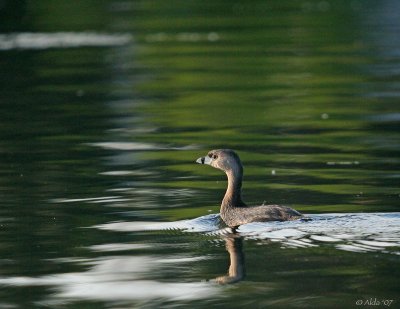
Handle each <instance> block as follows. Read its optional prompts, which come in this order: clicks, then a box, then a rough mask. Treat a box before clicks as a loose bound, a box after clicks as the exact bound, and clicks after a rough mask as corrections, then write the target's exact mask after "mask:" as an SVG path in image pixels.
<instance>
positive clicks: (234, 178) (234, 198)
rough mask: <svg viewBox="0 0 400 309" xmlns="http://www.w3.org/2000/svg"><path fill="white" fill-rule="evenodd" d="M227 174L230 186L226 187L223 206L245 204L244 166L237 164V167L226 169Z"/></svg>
mask: <svg viewBox="0 0 400 309" xmlns="http://www.w3.org/2000/svg"><path fill="white" fill-rule="evenodd" d="M226 175H227V177H228V188H227V189H226V193H225V196H224V199H223V200H222V205H221V206H222V207H223V208H230V207H240V206H245V204H244V202H243V201H242V177H243V168H242V166H237V167H236V168H233V169H231V170H229V171H226Z"/></svg>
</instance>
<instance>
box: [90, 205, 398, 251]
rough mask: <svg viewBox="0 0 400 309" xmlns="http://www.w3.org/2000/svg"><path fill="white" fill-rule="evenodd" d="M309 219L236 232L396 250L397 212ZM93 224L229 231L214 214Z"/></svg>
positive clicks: (301, 243) (288, 243) (292, 243)
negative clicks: (222, 226) (191, 217)
mask: <svg viewBox="0 0 400 309" xmlns="http://www.w3.org/2000/svg"><path fill="white" fill-rule="evenodd" d="M308 217H310V218H311V219H312V220H311V221H307V222H304V221H300V220H298V221H286V222H254V223H249V224H245V225H242V226H240V227H239V228H238V229H237V232H238V234H239V235H241V236H243V237H244V238H248V239H259V240H268V241H271V242H278V243H281V244H282V246H283V247H304V248H305V247H316V246H321V245H330V246H334V247H335V248H336V249H339V250H345V251H353V252H367V251H379V252H383V253H394V254H399V253H400V250H399V249H400V213H360V214H357V213H350V214H322V215H308ZM94 227H95V228H98V229H102V230H110V231H119V232H135V231H150V230H181V231H184V232H205V233H206V235H210V236H223V235H226V234H229V233H232V230H231V229H230V228H221V227H220V219H219V215H218V214H211V215H207V216H202V217H199V218H195V219H192V220H180V221H175V222H143V221H142V222H128V221H119V222H110V223H106V224H102V225H96V226H94Z"/></svg>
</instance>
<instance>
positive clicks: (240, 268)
mask: <svg viewBox="0 0 400 309" xmlns="http://www.w3.org/2000/svg"><path fill="white" fill-rule="evenodd" d="M225 247H226V251H228V253H229V261H230V265H229V269H228V274H227V275H225V276H220V277H217V278H215V281H216V282H217V283H220V284H230V283H236V282H239V281H240V280H242V279H244V277H245V274H246V269H245V261H244V253H243V239H242V237H239V236H237V235H235V234H230V235H227V236H226V237H225Z"/></svg>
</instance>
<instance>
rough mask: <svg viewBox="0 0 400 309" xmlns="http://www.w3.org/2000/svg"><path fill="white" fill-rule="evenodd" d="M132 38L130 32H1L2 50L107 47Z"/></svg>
mask: <svg viewBox="0 0 400 309" xmlns="http://www.w3.org/2000/svg"><path fill="white" fill-rule="evenodd" d="M132 40H133V37H132V36H131V35H130V34H105V33H96V32H54V33H30V32H26V33H12V34H0V50H12V49H48V48H73V47H85V46H93V47H107V46H119V45H126V44H128V43H129V42H131V41H132Z"/></svg>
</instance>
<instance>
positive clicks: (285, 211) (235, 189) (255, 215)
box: [196, 149, 304, 229]
mask: <svg viewBox="0 0 400 309" xmlns="http://www.w3.org/2000/svg"><path fill="white" fill-rule="evenodd" d="M196 163H199V164H206V165H210V166H212V167H214V168H217V169H220V170H222V171H224V172H225V173H226V175H227V178H228V187H227V189H226V193H225V196H224V198H223V200H222V203H221V209H220V217H221V219H222V220H223V221H224V222H225V224H226V225H227V226H229V227H230V228H233V229H236V228H238V227H239V226H240V225H243V224H247V223H251V222H266V221H290V220H297V219H302V218H304V216H303V215H302V214H301V213H300V212H298V211H297V210H294V209H292V208H290V207H287V206H281V205H264V204H263V205H260V206H247V205H246V204H245V203H244V202H243V200H242V192H241V191H242V180H243V165H242V162H241V161H240V158H239V156H238V154H237V153H236V152H235V151H233V150H232V149H215V150H211V151H209V152H208V154H207V155H206V156H204V157H200V158H198V159H197V160H196Z"/></svg>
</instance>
